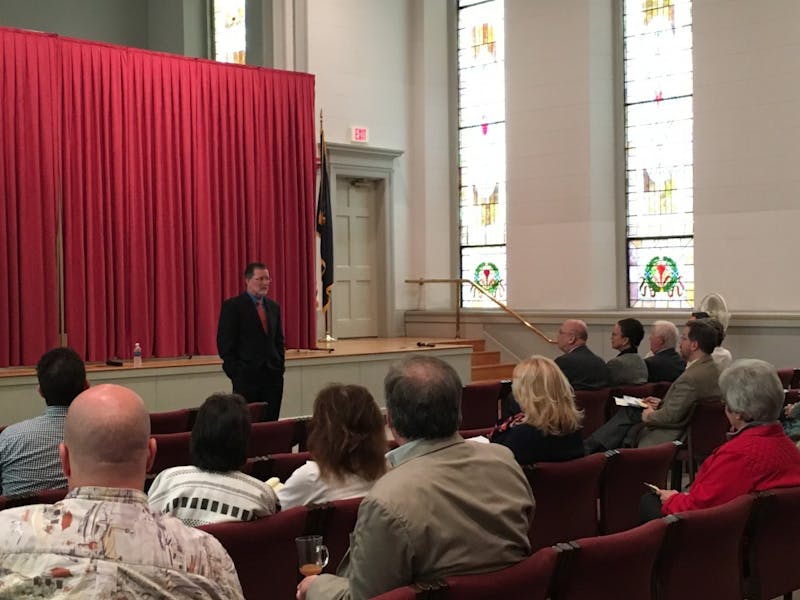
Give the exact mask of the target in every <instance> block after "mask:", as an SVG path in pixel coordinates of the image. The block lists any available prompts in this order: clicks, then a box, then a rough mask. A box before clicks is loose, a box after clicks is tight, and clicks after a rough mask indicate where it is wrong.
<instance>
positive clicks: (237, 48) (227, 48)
mask: <svg viewBox="0 0 800 600" xmlns="http://www.w3.org/2000/svg"><path fill="white" fill-rule="evenodd" d="M244 5H245V0H213V7H212V12H213V17H214V27H213V29H212V36H211V37H212V43H213V47H214V60H218V61H219V62H227V63H236V64H237V65H243V64H245V58H246V53H247V32H246V29H245V12H244Z"/></svg>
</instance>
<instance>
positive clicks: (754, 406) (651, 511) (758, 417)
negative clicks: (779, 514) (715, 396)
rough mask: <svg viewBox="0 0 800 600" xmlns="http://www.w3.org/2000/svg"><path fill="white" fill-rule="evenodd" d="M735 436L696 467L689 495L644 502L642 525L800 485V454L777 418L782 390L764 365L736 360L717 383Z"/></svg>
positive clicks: (664, 494) (663, 494)
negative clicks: (775, 489) (652, 520)
mask: <svg viewBox="0 0 800 600" xmlns="http://www.w3.org/2000/svg"><path fill="white" fill-rule="evenodd" d="M719 387H720V388H721V390H722V394H723V396H724V398H725V416H726V417H727V418H728V421H729V422H730V424H731V430H732V431H733V433H730V434H728V437H729V439H728V441H727V442H725V443H724V444H722V445H721V446H720V447H719V448H717V449H716V450H714V452H713V454H711V456H709V457H708V458H707V459H706V460H705V461H704V462H703V466H701V467H700V471H699V472H698V473H697V478H696V479H695V480H694V483H692V487H691V489H690V490H689V491H688V492H677V491H676V490H658V491H657V492H656V493H655V494H647V495H646V496H645V497H644V498H643V499H642V505H641V507H642V517H643V519H644V520H647V519H651V518H658V517H660V516H661V515H668V514H672V513H677V512H683V511H687V510H695V509H698V508H711V507H712V506H719V505H720V504H725V503H726V502H728V501H730V500H733V499H734V498H736V497H738V496H742V495H744V494H749V493H750V492H760V491H763V490H769V489H772V488H780V487H795V486H800V452H797V450H796V449H795V445H794V444H793V443H792V441H791V440H789V439H788V438H787V437H786V435H784V433H783V429H782V428H781V425H780V423H778V417H779V416H780V413H781V410H782V409H783V386H782V385H781V381H780V379H778V375H777V373H776V372H775V367H774V366H773V365H771V364H769V363H767V362H764V361H763V360H754V359H745V360H737V361H736V362H735V363H733V365H732V366H731V367H730V368H728V369H725V371H723V372H722V375H720V378H719Z"/></svg>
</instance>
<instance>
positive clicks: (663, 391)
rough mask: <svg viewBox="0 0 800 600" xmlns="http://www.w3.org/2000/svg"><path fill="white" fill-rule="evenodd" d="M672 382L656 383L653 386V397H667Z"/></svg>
mask: <svg viewBox="0 0 800 600" xmlns="http://www.w3.org/2000/svg"><path fill="white" fill-rule="evenodd" d="M671 385H672V382H670V381H658V382H656V383H654V384H653V396H655V397H656V398H661V399H663V398H664V396H666V395H667V392H668V391H669V388H670V386H671Z"/></svg>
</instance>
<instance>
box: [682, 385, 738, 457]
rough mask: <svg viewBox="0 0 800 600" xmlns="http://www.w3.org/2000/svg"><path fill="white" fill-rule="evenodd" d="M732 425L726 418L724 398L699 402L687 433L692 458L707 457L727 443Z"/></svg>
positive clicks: (705, 399)
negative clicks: (727, 434) (727, 435)
mask: <svg viewBox="0 0 800 600" xmlns="http://www.w3.org/2000/svg"><path fill="white" fill-rule="evenodd" d="M730 428H731V424H730V422H729V421H728V418H727V417H726V416H725V405H724V404H723V403H722V398H720V397H718V396H716V397H713V398H702V399H700V400H698V401H697V403H696V404H695V408H694V413H693V414H692V418H691V420H690V421H689V428H688V430H687V432H686V440H687V450H688V451H689V454H690V455H691V456H700V457H706V456H708V455H710V454H711V453H712V452H713V451H714V450H716V449H717V448H718V447H720V446H721V445H722V444H724V443H725V442H726V441H727V439H728V438H727V437H726V435H725V434H726V433H728V431H730Z"/></svg>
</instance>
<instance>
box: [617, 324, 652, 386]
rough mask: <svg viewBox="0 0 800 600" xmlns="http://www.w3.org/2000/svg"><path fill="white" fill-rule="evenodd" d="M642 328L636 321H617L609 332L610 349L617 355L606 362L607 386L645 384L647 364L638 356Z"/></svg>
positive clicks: (642, 336)
mask: <svg viewBox="0 0 800 600" xmlns="http://www.w3.org/2000/svg"><path fill="white" fill-rule="evenodd" d="M642 339H644V327H642V324H641V323H640V322H639V321H638V320H637V319H622V320H621V321H617V324H616V325H614V329H613V330H612V331H611V347H612V348H614V350H617V351H618V352H619V354H617V356H615V357H614V358H612V359H611V360H610V361H608V372H609V373H608V384H609V385H611V386H614V385H638V384H640V383H647V364H646V363H645V362H644V359H643V358H642V357H641V356H639V344H640V343H641V342H642Z"/></svg>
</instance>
